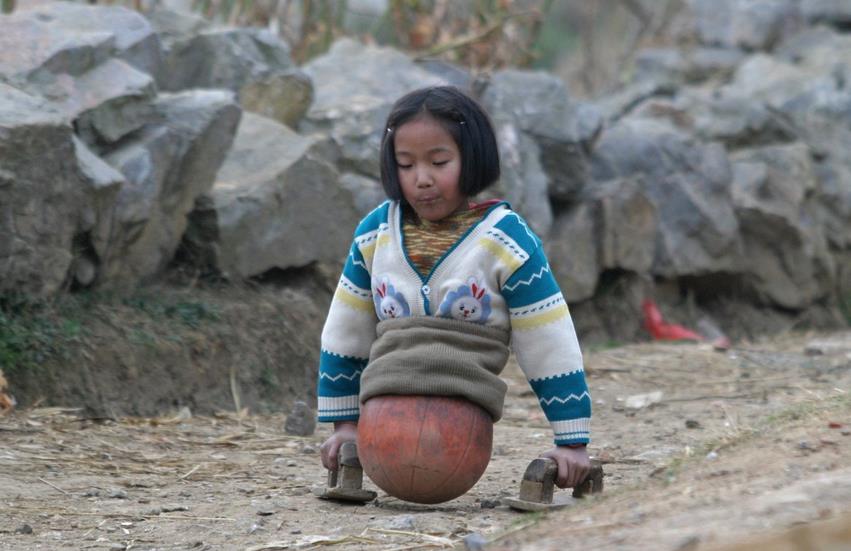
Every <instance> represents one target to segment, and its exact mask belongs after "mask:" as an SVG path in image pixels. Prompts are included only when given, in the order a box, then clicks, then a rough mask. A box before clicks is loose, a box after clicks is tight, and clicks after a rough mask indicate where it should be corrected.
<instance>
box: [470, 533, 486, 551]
mask: <svg viewBox="0 0 851 551" xmlns="http://www.w3.org/2000/svg"><path fill="white" fill-rule="evenodd" d="M487 543H488V540H486V539H485V537H484V536H482V535H481V534H478V533H476V532H473V533H472V534H469V535H467V536H464V549H467V550H468V551H481V550H482V549H484V548H485V545H486V544H487Z"/></svg>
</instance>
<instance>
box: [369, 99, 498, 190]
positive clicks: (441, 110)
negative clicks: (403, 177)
mask: <svg viewBox="0 0 851 551" xmlns="http://www.w3.org/2000/svg"><path fill="white" fill-rule="evenodd" d="M421 115H429V116H431V117H432V118H434V119H435V120H436V121H438V122H439V123H440V124H441V125H443V127H444V128H445V129H446V130H447V132H449V134H450V135H451V136H452V139H453V140H455V145H457V146H458V151H459V152H460V153H461V174H460V177H459V180H460V182H459V184H460V188H461V193H462V194H463V195H464V196H466V197H472V196H474V195H476V194H478V193H479V192H481V191H483V190H484V189H486V188H487V187H489V186H491V185H493V184H494V182H496V181H497V180H498V179H499V149H498V148H497V145H496V136H495V135H494V131H493V125H492V124H491V121H490V118H489V117H488V115H487V113H486V112H485V110H484V108H483V107H482V106H481V105H479V103H478V102H477V101H476V100H474V99H473V98H471V97H470V96H468V95H467V94H465V93H464V92H462V91H461V90H459V89H458V88H456V87H454V86H431V87H428V88H421V89H419V90H414V91H413V92H410V93H408V94H405V95H404V96H402V97H401V98H399V100H398V101H396V103H395V104H394V105H393V109H392V110H391V111H390V115H389V116H388V117H387V123H386V124H385V125H384V130H383V132H384V135H383V136H382V138H381V156H380V159H381V185H382V186H384V192H385V193H386V194H387V197H389V198H390V199H394V200H400V201H404V200H405V198H404V197H403V195H402V187H401V185H400V184H399V172H398V166H397V164H396V147H395V143H394V140H393V136H394V134H395V131H396V129H397V128H399V127H400V126H401V125H403V124H405V123H406V122H409V121H411V120H413V119H416V118H417V117H419V116H421Z"/></svg>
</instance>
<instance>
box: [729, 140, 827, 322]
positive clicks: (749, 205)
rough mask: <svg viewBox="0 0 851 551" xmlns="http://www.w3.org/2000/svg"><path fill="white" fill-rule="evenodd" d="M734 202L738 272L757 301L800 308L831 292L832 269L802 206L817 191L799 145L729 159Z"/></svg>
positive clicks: (746, 152)
mask: <svg viewBox="0 0 851 551" xmlns="http://www.w3.org/2000/svg"><path fill="white" fill-rule="evenodd" d="M733 167H734V175H735V184H734V187H733V201H734V204H735V208H736V215H737V217H738V219H739V224H740V227H741V232H742V243H743V247H744V250H743V259H742V262H741V268H740V270H741V272H742V273H744V274H747V277H746V280H747V281H748V283H749V285H750V286H751V287H752V288H753V290H754V291H756V293H757V294H758V296H759V297H760V298H761V299H763V300H765V301H767V302H769V303H773V304H776V305H778V306H782V307H784V308H790V309H803V308H805V307H806V306H808V305H810V304H812V303H813V302H814V301H815V300H817V299H819V298H821V297H824V296H826V295H827V294H828V293H830V292H831V290H832V288H833V283H834V280H835V266H834V262H833V258H832V256H831V255H830V253H829V251H828V247H827V241H826V239H825V236H824V234H823V232H822V229H821V228H820V227H819V226H818V225H817V224H815V223H814V222H815V217H814V216H813V213H812V205H811V204H809V202H808V201H807V197H808V195H811V194H812V192H813V191H815V189H816V188H817V180H816V175H815V172H814V170H813V166H812V162H811V159H810V153H809V150H808V149H807V147H806V146H805V145H803V144H800V143H797V144H790V145H781V146H768V147H763V148H755V149H752V150H743V151H740V152H738V153H737V154H736V155H735V156H734V157H733Z"/></svg>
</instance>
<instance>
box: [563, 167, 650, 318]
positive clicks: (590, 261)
mask: <svg viewBox="0 0 851 551" xmlns="http://www.w3.org/2000/svg"><path fill="white" fill-rule="evenodd" d="M645 187H646V184H645V182H644V181H643V179H642V177H641V176H636V177H634V178H625V179H621V178H618V179H615V180H610V181H607V182H599V183H594V184H592V185H589V186H588V187H587V188H586V189H585V191H584V192H583V194H582V197H581V199H580V201H579V202H578V203H577V204H576V205H575V206H573V207H571V208H568V209H566V210H565V211H563V212H561V213H559V214H558V215H557V216H556V220H555V222H554V224H553V231H552V232H551V234H550V240H549V241H548V243H547V251H548V252H549V255H550V265H551V266H552V269H553V273H554V274H555V276H556V279H557V280H558V281H559V283H560V284H561V285H562V286H563V288H564V290H565V293H566V296H568V297H569V300H570V301H571V302H579V301H583V300H586V299H589V298H591V297H592V296H593V295H594V293H595V291H596V288H597V283H598V278H599V276H600V274H601V273H602V272H604V271H606V270H613V271H623V272H634V273H638V274H645V273H648V272H649V271H650V270H651V269H652V267H653V261H654V256H655V252H656V233H657V227H658V225H659V220H658V212H657V208H656V205H655V204H654V203H653V202H652V201H651V200H650V199H649V198H648V196H647V195H646V192H645V191H644V188H645Z"/></svg>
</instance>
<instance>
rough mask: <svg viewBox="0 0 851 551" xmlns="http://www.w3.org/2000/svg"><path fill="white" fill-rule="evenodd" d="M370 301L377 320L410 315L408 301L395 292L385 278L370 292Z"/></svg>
mask: <svg viewBox="0 0 851 551" xmlns="http://www.w3.org/2000/svg"><path fill="white" fill-rule="evenodd" d="M372 300H373V302H375V312H376V314H378V318H379V319H382V320H386V319H390V318H403V317H408V316H410V315H411V308H410V307H409V306H408V301H407V300H405V297H404V295H402V293H398V292H396V289H395V288H394V287H393V285H392V284H391V283H390V280H389V279H388V278H387V277H386V276H384V277H382V278H381V279H380V283H379V284H378V285H376V286H375V288H374V289H373V290H372Z"/></svg>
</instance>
